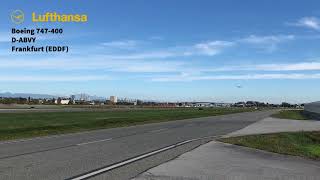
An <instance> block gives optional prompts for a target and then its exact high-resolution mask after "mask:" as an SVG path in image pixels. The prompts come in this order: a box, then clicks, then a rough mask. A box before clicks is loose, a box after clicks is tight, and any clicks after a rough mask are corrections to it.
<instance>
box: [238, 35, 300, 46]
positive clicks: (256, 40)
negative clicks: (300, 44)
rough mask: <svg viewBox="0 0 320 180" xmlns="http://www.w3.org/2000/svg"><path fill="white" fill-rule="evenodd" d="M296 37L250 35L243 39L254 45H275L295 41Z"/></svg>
mask: <svg viewBox="0 0 320 180" xmlns="http://www.w3.org/2000/svg"><path fill="white" fill-rule="evenodd" d="M294 39H295V36H294V35H274V36H256V35H250V36H248V37H246V38H243V39H241V41H242V42H246V43H252V44H275V43H281V42H285V41H289V40H294Z"/></svg>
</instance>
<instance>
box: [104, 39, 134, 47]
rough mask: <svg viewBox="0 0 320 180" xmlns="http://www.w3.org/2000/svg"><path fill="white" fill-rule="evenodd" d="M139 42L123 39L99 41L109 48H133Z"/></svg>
mask: <svg viewBox="0 0 320 180" xmlns="http://www.w3.org/2000/svg"><path fill="white" fill-rule="evenodd" d="M139 43H140V42H139V41H135V40H125V41H111V42H104V43H101V44H102V45H103V46H105V47H110V48H119V49H133V48H135V47H136V46H137V45H138V44H139Z"/></svg>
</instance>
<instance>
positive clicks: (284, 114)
mask: <svg viewBox="0 0 320 180" xmlns="http://www.w3.org/2000/svg"><path fill="white" fill-rule="evenodd" d="M272 117H275V118H280V119H293V120H308V117H306V116H305V115H304V114H303V110H282V111H280V112H278V113H276V114H274V115H272Z"/></svg>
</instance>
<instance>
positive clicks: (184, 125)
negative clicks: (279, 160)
mask: <svg viewBox="0 0 320 180" xmlns="http://www.w3.org/2000/svg"><path fill="white" fill-rule="evenodd" d="M272 113H274V111H258V112H247V113H237V114H230V115H223V116H214V117H206V118H194V119H187V120H180V121H172V122H164V123H155V124H147V125H139V126H133V127H125V128H114V129H106V130H97V131H91V132H84V133H76V134H67V135H58V136H48V137H42V138H34V139H28V140H17V141H7V142H0V179H30V180H31V179H32V180H35V179H55V180H56V179H68V178H71V177H75V176H77V175H80V174H83V173H86V172H89V171H92V170H94V169H99V168H101V167H105V166H108V165H110V164H113V163H117V162H121V161H123V160H125V159H129V158H132V157H135V156H138V155H141V154H143V153H147V152H150V151H153V150H157V149H160V148H163V147H165V146H169V145H172V144H175V143H178V142H181V141H184V140H188V139H193V138H199V137H205V136H216V135H225V134H228V133H231V132H233V131H236V130H239V129H242V128H244V127H246V126H248V125H250V124H251V123H254V122H256V121H258V120H261V119H264V118H266V117H268V116H269V115H271V114H272ZM200 144H201V143H198V142H193V143H190V144H186V145H184V146H181V147H179V148H177V149H176V150H170V151H167V152H165V153H163V154H160V155H157V156H154V157H151V158H149V159H148V160H147V161H141V162H136V163H133V164H132V165H128V166H126V167H123V168H122V169H117V170H114V171H113V172H110V173H111V174H113V176H112V178H110V177H111V176H110V177H108V179H121V180H122V179H130V178H132V177H135V176H136V175H138V174H139V173H141V172H143V171H145V170H147V169H149V168H151V167H154V166H156V165H159V164H161V163H163V162H164V161H167V160H169V159H172V158H174V157H176V156H177V155H179V154H181V153H183V152H185V151H187V150H190V149H192V148H194V147H196V146H198V145H200ZM139 163H140V164H139ZM108 173H109V172H108ZM106 174H107V173H106ZM106 174H103V175H101V176H100V177H99V176H96V177H95V179H106Z"/></svg>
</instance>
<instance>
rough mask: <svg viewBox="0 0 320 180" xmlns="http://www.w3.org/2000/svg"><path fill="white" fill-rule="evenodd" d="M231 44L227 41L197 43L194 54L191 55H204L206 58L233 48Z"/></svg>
mask: <svg viewBox="0 0 320 180" xmlns="http://www.w3.org/2000/svg"><path fill="white" fill-rule="evenodd" d="M233 45H234V43H233V42H229V41H210V42H206V43H199V44H196V45H194V48H195V52H191V54H194V53H196V54H204V55H208V56H213V55H216V54H218V53H220V52H221V51H222V50H223V49H224V48H227V47H231V46H233Z"/></svg>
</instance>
